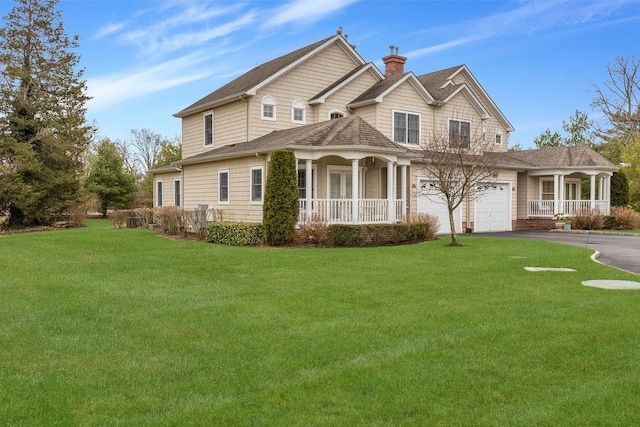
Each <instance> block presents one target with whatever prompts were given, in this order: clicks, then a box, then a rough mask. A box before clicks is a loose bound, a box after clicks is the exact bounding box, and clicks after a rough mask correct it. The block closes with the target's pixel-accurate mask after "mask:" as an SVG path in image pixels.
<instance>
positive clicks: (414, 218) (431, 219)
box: [407, 213, 440, 240]
mask: <svg viewBox="0 0 640 427" xmlns="http://www.w3.org/2000/svg"><path fill="white" fill-rule="evenodd" d="M407 222H408V223H418V224H426V225H427V230H426V232H425V233H426V234H425V236H424V239H425V240H431V239H433V237H434V236H435V235H436V233H437V232H438V230H440V223H439V222H438V218H437V217H436V216H435V215H429V214H425V213H420V214H412V215H411V216H409V220H408V221H407Z"/></svg>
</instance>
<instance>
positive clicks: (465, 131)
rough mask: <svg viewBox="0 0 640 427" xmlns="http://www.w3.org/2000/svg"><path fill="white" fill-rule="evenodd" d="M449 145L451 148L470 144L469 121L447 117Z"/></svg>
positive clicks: (466, 146) (464, 146) (465, 146)
mask: <svg viewBox="0 0 640 427" xmlns="http://www.w3.org/2000/svg"><path fill="white" fill-rule="evenodd" d="M449 146H450V147H451V148H469V147H470V146H471V122H469V121H465V120H453V119H449Z"/></svg>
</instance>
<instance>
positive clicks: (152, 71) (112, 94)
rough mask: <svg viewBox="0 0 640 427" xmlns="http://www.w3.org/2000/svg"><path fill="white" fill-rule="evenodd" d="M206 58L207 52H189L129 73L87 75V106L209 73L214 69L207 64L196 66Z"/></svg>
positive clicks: (108, 103) (109, 103) (115, 101)
mask: <svg viewBox="0 0 640 427" xmlns="http://www.w3.org/2000/svg"><path fill="white" fill-rule="evenodd" d="M208 58H209V56H207V55H203V54H200V53H192V54H189V55H185V56H183V57H180V58H176V59H173V60H171V61H167V62H164V63H162V64H158V65H155V66H153V67H149V68H145V69H142V70H136V71H134V72H132V73H130V74H124V75H112V76H104V77H96V78H93V79H88V80H87V86H88V94H89V96H91V97H92V98H93V99H91V100H90V101H89V103H88V107H90V108H92V109H101V108H105V107H109V106H112V105H115V104H118V103H122V102H125V101H128V100H130V99H133V98H137V97H140V96H143V95H148V94H151V93H155V92H160V91H163V90H166V89H169V88H171V87H174V86H179V85H182V84H185V83H189V82H192V81H196V80H201V79H204V78H206V77H209V76H211V75H213V74H214V73H215V72H216V70H215V69H214V68H213V67H211V66H208V67H206V71H202V70H203V68H202V67H200V66H199V65H200V64H202V63H203V62H204V61H205V60H206V59H208ZM193 70H200V71H197V72H194V71H193Z"/></svg>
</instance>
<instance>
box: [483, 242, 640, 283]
mask: <svg viewBox="0 0 640 427" xmlns="http://www.w3.org/2000/svg"><path fill="white" fill-rule="evenodd" d="M474 236H487V237H510V238H513V239H535V240H547V241H550V242H559V243H567V244H570V245H574V246H582V247H585V248H590V249H593V250H594V251H598V252H600V256H599V257H598V261H600V262H601V263H603V264H607V265H610V266H613V267H617V268H621V269H623V270H626V271H630V272H633V273H637V274H640V236H629V235H619V234H599V233H586V232H578V231H571V232H562V231H560V232H556V231H505V232H501V233H477V234H474Z"/></svg>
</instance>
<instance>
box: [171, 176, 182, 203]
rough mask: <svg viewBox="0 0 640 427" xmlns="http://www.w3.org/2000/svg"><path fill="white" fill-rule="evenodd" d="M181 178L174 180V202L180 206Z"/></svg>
mask: <svg viewBox="0 0 640 427" xmlns="http://www.w3.org/2000/svg"><path fill="white" fill-rule="evenodd" d="M180 200H181V197H180V180H179V179H176V180H174V181H173V204H174V206H180Z"/></svg>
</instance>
